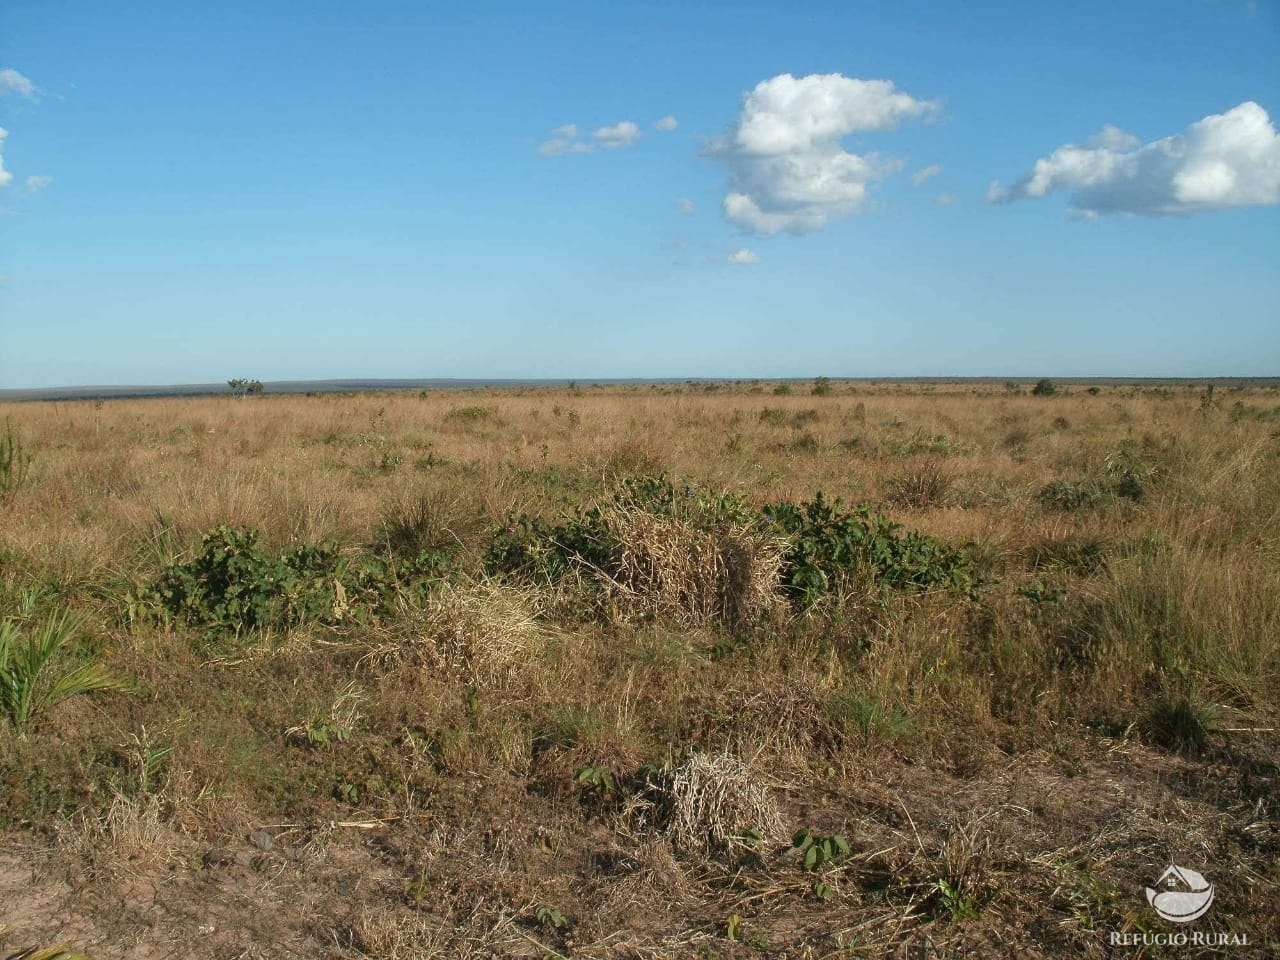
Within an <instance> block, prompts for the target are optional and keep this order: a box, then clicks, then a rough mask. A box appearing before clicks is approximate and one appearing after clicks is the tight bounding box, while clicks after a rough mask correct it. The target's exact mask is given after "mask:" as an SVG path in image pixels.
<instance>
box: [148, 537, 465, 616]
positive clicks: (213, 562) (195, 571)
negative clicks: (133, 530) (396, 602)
mask: <svg viewBox="0 0 1280 960" xmlns="http://www.w3.org/2000/svg"><path fill="white" fill-rule="evenodd" d="M446 566H447V561H446V560H445V558H444V556H443V555H442V554H440V553H438V552H434V551H424V552H423V553H421V554H419V555H418V556H416V557H414V558H412V559H408V560H388V561H384V560H380V559H378V558H376V557H372V556H367V555H362V556H357V557H346V556H343V555H342V554H341V553H340V552H339V551H338V547H337V545H336V544H334V543H327V544H323V545H316V544H302V545H300V546H298V547H295V548H294V549H293V550H290V551H288V552H285V553H274V552H272V551H270V550H268V549H267V548H266V547H264V546H262V545H261V544H260V543H259V538H258V533H257V531H255V530H252V529H235V528H232V527H228V526H225V525H223V526H218V527H215V528H214V529H213V530H212V531H210V532H209V533H207V534H206V535H205V536H204V538H203V540H202V541H201V549H200V553H199V554H198V555H197V556H196V557H195V558H194V559H193V560H191V561H189V562H186V563H177V562H175V563H172V564H170V565H169V566H168V567H167V568H166V569H165V570H164V571H163V572H162V573H161V575H160V576H159V577H158V578H157V579H156V580H155V581H154V582H153V583H151V584H149V585H147V586H145V587H143V588H142V589H141V590H140V591H139V592H138V594H137V596H136V597H135V598H134V602H133V603H132V604H131V608H132V609H133V610H134V611H137V612H143V613H146V612H147V611H153V612H158V614H159V615H160V616H161V617H163V618H164V619H165V620H178V621H181V622H184V623H187V624H189V625H191V626H196V627H203V628H205V629H206V631H208V632H209V633H210V634H232V635H239V634H242V633H247V632H251V631H254V630H260V629H267V628H275V629H290V628H292V627H296V626H299V625H301V624H303V623H307V622H311V621H319V622H324V623H334V622H338V621H340V620H343V619H345V618H346V617H347V616H348V615H349V614H351V613H352V611H353V609H354V608H356V607H359V606H360V605H361V604H365V605H370V604H376V603H378V602H380V601H381V600H383V599H385V598H387V597H388V596H389V595H391V594H394V593H395V592H397V591H398V590H400V589H402V588H404V587H407V586H408V585H410V584H412V583H415V582H420V581H422V580H431V579H438V578H439V577H440V576H442V575H443V572H444V570H445V568H446Z"/></svg>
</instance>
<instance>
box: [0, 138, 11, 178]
mask: <svg viewBox="0 0 1280 960" xmlns="http://www.w3.org/2000/svg"><path fill="white" fill-rule="evenodd" d="M7 136H9V131H8V130H6V129H5V128H4V127H0V187H7V186H8V185H9V183H10V182H11V181H12V180H13V174H12V173H10V172H9V171H8V170H6V169H5V168H4V140H5V137H7Z"/></svg>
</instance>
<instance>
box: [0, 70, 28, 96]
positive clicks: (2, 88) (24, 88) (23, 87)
mask: <svg viewBox="0 0 1280 960" xmlns="http://www.w3.org/2000/svg"><path fill="white" fill-rule="evenodd" d="M36 92H37V91H36V85H35V84H34V83H32V82H31V81H30V80H28V79H27V78H26V77H24V76H23V75H22V74H20V73H19V72H18V71H17V70H14V69H13V68H12V67H7V68H5V69H4V70H0V93H2V94H9V93H12V94H15V95H17V96H19V97H23V98H25V99H27V100H34V99H35V98H36Z"/></svg>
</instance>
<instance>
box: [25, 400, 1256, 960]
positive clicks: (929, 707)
mask: <svg viewBox="0 0 1280 960" xmlns="http://www.w3.org/2000/svg"><path fill="white" fill-rule="evenodd" d="M1046 384H1047V386H1046ZM242 392H243V393H245V394H256V393H257V392H256V391H250V390H248V389H247V388H246V390H244V391H242ZM0 420H3V421H4V423H5V427H4V428H3V430H0V952H3V953H7V952H12V951H19V954H18V955H21V956H28V955H29V954H26V953H21V951H24V950H30V949H47V950H48V951H49V953H48V954H47V955H48V956H56V955H58V954H57V953H56V951H57V950H59V949H64V950H66V951H78V952H79V951H82V952H83V953H84V954H86V955H88V956H90V957H94V958H113V957H171V956H172V957H178V956H181V957H202V958H203V957H208V958H215V957H216V958H230V957H245V958H248V957H263V958H265V957H272V958H276V957H308V958H314V957H326V958H333V960H348V958H352V960H354V958H360V957H379V958H418V957H450V958H466V957H490V956H529V957H584V958H587V957H599V958H603V957H611V958H614V957H616V958H624V957H637V958H639V957H645V958H648V957H705V958H713V957H725V958H741V957H788V958H801V957H812V958H818V957H881V956H895V957H896V956H903V957H906V956H920V957H932V956H939V957H943V956H946V957H960V956H975V957H976V956H1020V957H1062V956H1097V957H1103V956H1111V955H1113V954H1114V951H1115V950H1116V949H1117V948H1115V947H1113V946H1111V945H1110V936H1111V934H1112V933H1113V932H1124V933H1142V932H1168V931H1169V929H1170V925H1169V924H1167V923H1165V922H1164V921H1162V920H1160V919H1159V918H1158V917H1157V916H1156V915H1155V914H1154V912H1152V911H1151V909H1150V907H1149V906H1148V904H1147V902H1146V898H1145V896H1144V894H1143V887H1144V885H1150V884H1152V883H1154V882H1155V881H1156V880H1157V879H1158V878H1159V876H1160V875H1161V874H1162V873H1163V872H1164V869H1165V867H1166V866H1167V865H1168V864H1169V862H1170V861H1172V862H1176V863H1179V864H1181V865H1183V866H1186V867H1190V868H1192V869H1194V870H1198V871H1200V872H1201V873H1203V874H1204V875H1205V876H1206V877H1208V878H1209V879H1210V880H1212V881H1213V883H1214V884H1215V888H1216V897H1215V901H1214V906H1213V909H1212V911H1211V912H1210V913H1208V914H1207V915H1206V916H1205V917H1204V918H1202V919H1201V920H1199V921H1197V923H1196V926H1195V929H1197V930H1202V931H1206V932H1227V933H1230V934H1234V935H1239V936H1247V937H1248V939H1249V941H1250V943H1251V944H1252V945H1253V946H1252V948H1251V949H1250V950H1244V949H1243V948H1240V947H1235V948H1224V949H1223V951H1222V955H1227V954H1230V955H1233V956H1235V955H1243V954H1245V953H1251V952H1252V951H1261V952H1260V953H1258V954H1257V955H1264V954H1265V953H1267V952H1268V951H1274V950H1275V949H1276V947H1277V940H1276V936H1277V935H1276V931H1277V930H1280V906H1277V904H1278V903H1280V898H1278V897H1277V892H1278V890H1280V836H1278V835H1277V819H1276V817H1277V815H1276V798H1277V796H1280V790H1278V789H1277V762H1278V759H1280V733H1277V727H1278V726H1280V644H1278V643H1277V638H1278V637H1280V390H1277V389H1276V388H1274V387H1270V388H1267V387H1253V388H1249V389H1241V390H1234V391H1233V390H1224V389H1219V390H1218V391H1217V392H1216V393H1215V392H1214V391H1213V390H1206V389H1205V388H1204V387H1202V386H1194V385H1193V386H1177V387H1161V388H1154V387H1133V386H1111V385H1107V386H1097V385H1095V386H1092V387H1089V388H1088V389H1086V388H1085V387H1083V386H1080V385H1073V384H1070V383H1062V382H1059V383H1056V384H1055V383H1050V382H1049V381H1042V383H1041V384H1038V385H1036V387H1035V389H1034V391H1033V390H1032V389H1031V388H1030V387H1029V386H1026V385H1023V386H1019V385H1018V384H1016V383H1011V384H1008V385H1006V384H990V385H981V384H964V385H953V386H948V385H943V384H939V385H919V384H917V385H874V384H867V383H845V382H839V381H835V382H833V381H829V380H827V379H825V378H823V379H820V380H819V381H817V382H815V383H813V384H794V383H793V384H783V385H775V384H753V383H737V384H692V383H691V384H685V385H681V386H673V385H663V386H647V385H646V386H629V387H609V388H596V387H590V386H583V387H580V388H579V387H574V388H572V389H567V390H566V389H546V390H526V391H515V390H508V391H468V392H444V391H441V392H430V393H424V394H420V395H419V394H412V393H401V394H384V395H341V396H340V395H321V396H273V395H270V394H266V395H249V396H244V397H243V398H233V397H229V396H223V397H209V398H196V399H190V398H187V399H157V400H132V401H130V400H118V401H110V402H93V401H83V402H72V403H38V404H37V403H28V404H9V405H4V406H0ZM1125 950H1127V951H1131V952H1132V955H1133V956H1139V955H1142V956H1152V957H1154V956H1173V955H1181V954H1179V953H1178V949H1177V948H1173V947H1160V946H1149V947H1138V948H1125ZM1202 953H1203V955H1206V956H1207V955H1213V953H1214V951H1213V950H1211V949H1209V950H1204V951H1202ZM42 955H44V954H42ZM65 955H67V956H69V955H71V954H70V953H67V954H65ZM1126 955H1128V953H1126Z"/></svg>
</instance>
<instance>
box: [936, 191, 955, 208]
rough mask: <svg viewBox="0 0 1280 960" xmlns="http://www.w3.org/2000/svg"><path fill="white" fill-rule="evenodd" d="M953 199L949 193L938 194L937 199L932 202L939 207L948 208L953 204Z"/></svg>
mask: <svg viewBox="0 0 1280 960" xmlns="http://www.w3.org/2000/svg"><path fill="white" fill-rule="evenodd" d="M955 199H956V198H955V197H953V196H951V194H949V193H940V194H938V196H937V199H936V200H934V203H936V204H937V205H938V206H940V207H949V206H951V204H953V203H955Z"/></svg>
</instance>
